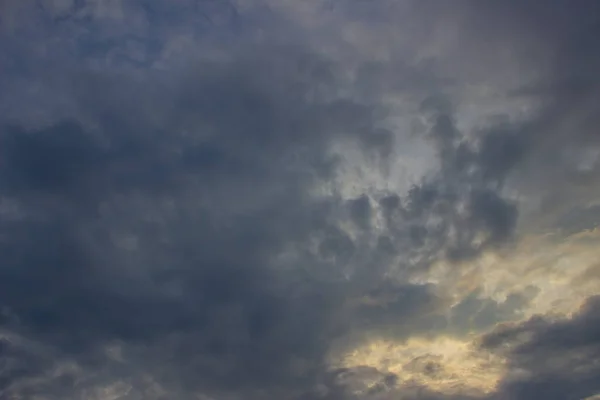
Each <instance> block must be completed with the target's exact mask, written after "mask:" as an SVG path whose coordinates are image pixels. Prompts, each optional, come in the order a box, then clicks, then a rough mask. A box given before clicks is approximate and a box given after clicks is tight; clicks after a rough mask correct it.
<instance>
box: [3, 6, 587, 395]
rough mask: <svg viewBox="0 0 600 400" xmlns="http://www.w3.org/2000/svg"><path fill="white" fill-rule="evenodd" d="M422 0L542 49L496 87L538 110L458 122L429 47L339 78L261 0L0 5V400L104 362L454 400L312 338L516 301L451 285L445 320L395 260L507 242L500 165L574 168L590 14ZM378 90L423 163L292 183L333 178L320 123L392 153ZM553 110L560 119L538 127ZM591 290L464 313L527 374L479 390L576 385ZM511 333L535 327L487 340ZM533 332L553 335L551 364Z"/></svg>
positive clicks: (180, 384) (582, 133)
mask: <svg viewBox="0 0 600 400" xmlns="http://www.w3.org/2000/svg"><path fill="white" fill-rule="evenodd" d="M109 3H110V4H109ZM421 3H422V4H421V5H418V6H416V7H415V9H414V10H413V11H414V12H416V13H417V14H416V15H418V16H419V18H420V19H419V21H421V22H422V24H423V25H427V24H432V23H433V21H435V20H436V18H442V19H444V18H449V19H451V18H456V17H457V16H458V17H459V19H460V20H461V21H463V22H464V25H463V27H464V32H465V33H468V34H470V35H471V36H470V37H469V40H468V41H467V43H469V44H471V45H472V46H471V47H469V46H467V47H466V48H467V50H466V53H461V55H462V54H467V55H469V54H468V53H469V51H471V50H473V49H475V50H477V49H479V47H477V44H478V43H479V44H480V42H478V41H488V42H489V43H492V44H493V45H494V46H496V45H497V46H501V45H502V46H510V47H511V48H514V50H515V53H514V55H513V56H514V57H522V56H523V52H524V51H525V50H527V49H529V47H527V46H534V47H535V48H536V49H540V52H541V54H543V55H545V56H547V57H546V58H544V62H548V67H547V68H541V67H540V65H541V63H537V62H536V61H535V60H533V61H531V60H528V61H527V63H526V64H527V67H528V68H538V67H539V68H540V71H539V74H538V75H539V80H536V81H535V82H534V83H533V84H532V85H531V87H529V86H527V87H524V88H519V89H520V91H518V92H517V93H516V94H517V95H518V96H528V97H532V98H535V99H536V100H539V101H541V102H542V107H540V111H539V113H535V114H534V115H533V117H531V116H528V117H531V118H520V119H511V118H507V119H506V120H505V121H504V122H500V123H497V121H496V120H490V121H489V123H488V124H487V125H485V126H481V127H479V128H477V129H474V130H473V132H471V131H468V130H465V129H464V128H463V127H461V126H459V124H458V122H457V119H458V118H459V108H460V100H457V99H456V98H454V97H453V92H452V91H453V90H456V88H457V87H459V86H460V85H461V82H460V79H462V76H458V77H452V76H451V77H448V75H451V74H444V73H441V72H440V68H442V67H443V60H442V61H440V60H436V59H435V57H433V59H427V60H424V61H423V60H422V61H420V62H418V63H416V64H415V63H414V62H412V60H404V59H402V57H400V56H396V55H395V56H394V57H397V58H398V59H395V58H394V59H393V60H392V61H390V62H389V63H386V62H380V61H369V62H364V63H362V62H361V65H360V66H359V67H358V68H357V71H358V72H357V74H356V77H354V78H353V79H354V81H352V82H350V84H349V81H348V75H350V74H349V68H350V67H349V66H348V65H346V64H345V63H344V62H342V61H340V60H337V59H335V57H333V56H331V57H329V56H328V55H326V54H322V51H321V49H319V48H317V47H318V46H316V45H315V43H312V42H310V40H308V39H306V38H304V37H302V35H300V34H299V31H300V30H301V29H302V24H300V23H298V24H297V25H296V24H294V23H293V21H291V20H290V19H289V18H286V17H284V16H283V14H281V15H279V17H278V14H277V11H276V10H275V11H274V10H273V7H268V3H264V4H262V6H260V7H259V5H258V4H256V5H255V4H253V5H252V7H250V6H248V5H247V4H241V3H240V5H239V7H236V6H234V4H233V3H231V2H215V1H177V2H173V4H171V3H169V4H167V3H166V2H162V1H147V2H145V1H131V2H106V3H105V5H104V7H105V8H102V7H100V6H99V4H100V3H99V2H93V1H73V2H64V3H60V2H54V3H50V2H48V4H43V2H33V1H32V2H26V1H25V2H22V3H21V5H18V6H17V5H15V4H16V2H10V1H9V2H6V5H2V7H5V8H3V9H0V10H4V11H6V12H5V13H4V15H5V17H4V18H3V23H5V24H4V25H3V27H2V37H0V46H3V48H5V49H7V51H6V52H3V54H2V55H0V63H1V65H2V67H3V68H4V69H3V70H4V71H6V74H3V77H0V84H2V86H3V87H6V88H7V90H6V91H5V92H4V93H3V94H2V95H0V123H1V124H2V127H1V130H0V191H1V193H0V307H1V311H2V312H1V314H0V317H1V318H0V358H1V360H2V364H1V367H0V398H16V399H25V398H33V396H34V395H40V396H44V397H41V398H48V399H55V398H56V399H58V398H61V399H64V398H88V397H89V398H94V397H93V396H98V398H102V397H100V396H102V395H101V394H100V391H101V390H102V388H105V389H106V388H108V387H109V386H111V385H112V389H111V390H115V391H121V393H120V394H118V395H115V396H120V397H116V398H120V399H137V398H148V399H153V398H156V399H163V398H172V397H176V398H181V399H186V398H190V399H192V398H197V397H195V396H196V395H197V394H199V393H202V394H204V395H206V396H214V397H215V398H220V396H232V397H231V398H244V399H246V398H248V399H253V398H256V399H262V398H265V397H268V398H290V399H315V398H321V399H353V398H356V399H367V398H368V399H370V398H373V399H384V398H390V396H404V397H403V398H414V399H437V398H446V399H450V398H455V397H452V396H449V397H448V396H446V395H445V394H443V393H437V394H436V393H432V392H431V391H430V390H429V389H427V388H419V387H414V388H409V387H402V386H401V385H399V384H398V379H399V377H398V376H394V375H393V374H387V373H384V372H381V371H378V370H376V369H374V368H371V367H366V366H365V367H358V368H356V369H343V370H331V369H330V366H329V365H327V355H328V352H329V350H330V349H331V347H332V346H333V344H334V342H335V343H337V341H340V342H341V343H342V345H349V346H351V345H352V344H355V343H356V342H360V340H363V339H364V337H368V336H369V335H374V336H379V337H381V336H386V337H393V338H396V339H398V340H403V339H405V338H407V337H409V336H410V335H412V334H415V333H420V332H423V331H428V332H430V331H434V330H435V329H440V330H443V331H447V330H448V329H450V330H453V332H454V333H455V332H459V331H461V329H463V330H468V329H467V328H466V327H465V326H464V325H468V324H469V323H472V324H473V325H474V326H476V327H477V329H488V328H491V327H493V325H494V324H495V322H496V321H497V320H499V319H515V318H516V316H517V314H518V309H519V307H521V306H522V305H523V304H526V303H527V301H528V300H529V299H528V298H526V297H527V296H525V295H522V294H517V293H515V294H514V295H513V296H512V297H510V298H509V299H508V300H507V301H506V302H505V303H503V304H499V303H497V302H494V301H491V300H488V301H484V300H480V299H475V295H476V294H477V292H474V293H473V295H472V296H471V297H466V298H465V299H463V301H462V302H461V303H459V305H458V306H457V307H455V308H454V309H453V310H454V312H455V315H452V316H450V317H449V320H445V319H444V318H443V317H441V316H440V307H443V305H444V303H443V299H441V298H440V297H439V296H438V294H437V293H436V291H435V287H434V286H435V285H433V284H416V283H409V282H408V278H411V277H413V276H414V275H415V274H419V273H422V272H424V271H427V269H428V268H429V267H430V266H431V265H432V264H433V263H434V262H436V261H439V260H445V261H449V262H450V263H452V264H453V265H455V266H456V268H460V267H459V265H460V263H461V262H464V261H469V260H473V259H475V258H477V257H478V256H479V255H480V254H481V253H482V252H485V251H489V250H496V249H499V248H503V247H505V246H507V245H509V244H510V243H511V242H512V241H513V240H515V236H514V233H515V229H516V227H517V218H518V216H519V212H518V208H517V203H516V202H515V201H513V200H511V199H510V198H509V196H507V195H506V194H505V190H506V188H507V187H509V186H511V185H512V186H511V187H515V186H516V187H519V184H521V185H524V184H525V185H526V184H528V183H530V182H532V180H533V179H534V178H537V177H541V178H543V179H541V181H542V182H543V183H542V184H540V185H537V184H536V185H532V186H535V187H536V189H539V188H542V189H544V188H546V187H547V185H550V183H551V182H557V181H556V180H554V179H551V177H554V178H556V179H558V181H559V182H560V183H559V187H560V188H563V187H565V186H561V185H567V183H569V184H570V183H571V182H570V177H572V176H573V175H572V174H571V175H570V174H569V172H574V173H575V174H576V175H577V176H578V177H580V178H581V177H583V178H585V179H583V178H582V179H583V181H585V184H586V185H589V184H590V182H592V183H593V182H594V179H595V178H594V172H595V168H596V166H597V165H596V164H594V163H593V162H592V167H591V168H587V167H586V168H587V169H585V171H583V170H582V171H580V169H581V168H580V165H579V164H580V163H578V162H577V161H574V162H573V161H570V159H568V160H567V158H568V154H566V153H565V154H563V153H562V152H561V151H562V149H563V148H565V147H568V146H572V147H573V146H575V147H577V146H584V145H588V146H592V147H593V146H595V145H596V144H597V143H596V141H597V140H596V136H595V133H594V132H595V131H594V129H593V126H594V121H595V114H594V112H595V109H596V107H597V102H596V95H597V86H598V85H597V82H596V77H595V74H594V73H592V71H593V69H592V67H591V66H593V65H596V64H597V61H598V57H597V55H596V53H595V52H594V51H593V43H594V40H592V39H593V38H595V37H596V33H595V30H596V28H597V25H595V24H596V20H595V19H594V18H595V17H594V15H597V13H595V10H596V6H595V5H594V4H595V3H592V2H586V1H583V0H582V1H581V2H578V3H577V5H576V6H567V5H566V2H561V1H548V2H547V3H544V4H545V5H544V6H542V5H541V4H542V3H541V2H533V1H525V2H518V3H517V2H512V1H508V2H502V3H497V4H496V3H492V2H469V1H459V2H452V3H448V4H441V3H439V2H421ZM60 4H63V6H60ZM381 4H383V2H382V3H381ZM570 4H571V3H570ZM380 7H381V8H380ZM448 7H450V8H451V9H452V10H447V8H448ZM365 8H366V9H370V10H371V11H372V13H369V14H368V17H364V18H365V19H366V20H367V21H371V22H373V21H379V22H381V23H383V22H385V21H386V20H387V18H390V16H389V15H388V14H386V12H385V7H383V6H381V5H377V6H375V5H373V6H370V5H368V4H367V3H365V4H362V3H361V4H358V3H357V4H350V3H348V4H347V5H345V7H343V15H344V16H345V17H348V18H350V17H352V16H353V17H352V18H357V17H356V15H355V14H353V13H354V12H356V11H357V10H359V9H365ZM7 10H8V11H7ZM240 10H243V12H242V11H240ZM9 11H10V12H9ZM445 11H448V16H444V17H440V16H441V15H445V14H444V13H445ZM450 11H452V12H450ZM332 13H333V11H332ZM360 15H363V13H362V11H361V13H360ZM580 17H583V19H581V18H580ZM24 21H29V22H28V23H27V24H25V23H24ZM482 21H483V23H482ZM9 22H10V23H9ZM431 26H433V25H431ZM556 27H561V29H557V28H556ZM258 28H260V30H262V34H261V33H259V32H258V30H259V29H258ZM373 29H375V27H373ZM257 38H258V39H257ZM521 38H527V40H524V41H520V39H521ZM190 43H191V44H190ZM313 46H314V48H313ZM416 46H417V47H418V45H416ZM523 49H525V50H523ZM475 53H476V52H475ZM460 61H461V62H466V63H469V64H470V65H474V64H477V57H474V56H473V54H470V55H469V57H465V58H464V59H462V60H460ZM390 93H402V94H403V95H406V96H408V97H410V98H411V100H414V101H416V102H417V103H418V104H417V107H416V108H420V109H419V111H418V113H419V115H418V117H419V119H420V120H421V121H422V125H423V127H424V129H423V130H422V131H420V132H417V134H416V135H417V136H418V135H419V134H422V135H423V138H424V139H426V140H428V141H429V143H430V144H431V145H432V147H433V148H434V149H435V159H434V160H432V163H434V165H432V168H431V169H430V170H428V171H427V174H426V176H425V177H423V178H422V179H419V180H418V182H417V183H416V184H415V185H413V187H412V189H411V190H410V191H409V192H408V193H396V192H395V191H394V190H393V189H390V190H388V191H387V192H384V193H383V192H377V191H368V190H364V193H358V194H357V195H355V196H354V197H348V196H343V195H342V194H340V192H339V191H338V188H335V189H334V190H332V191H331V193H330V194H327V195H322V194H321V195H315V194H314V193H316V192H318V190H317V189H322V187H323V186H326V185H328V184H331V182H333V181H335V179H336V178H337V177H339V174H340V171H341V168H340V166H342V165H343V163H344V160H343V157H339V156H336V155H334V153H333V152H332V151H331V149H332V147H333V145H335V144H339V143H344V144H347V143H349V142H351V143H353V144H355V145H356V146H357V147H358V148H359V149H360V152H362V153H363V155H365V158H366V159H367V160H370V161H372V160H376V161H377V162H374V163H373V164H374V165H369V166H368V168H378V167H382V166H383V167H387V166H388V163H389V162H391V161H392V160H393V158H394V157H395V156H396V153H395V151H396V149H395V145H396V142H395V139H396V136H398V134H399V133H398V132H393V130H392V129H390V127H389V125H386V124H385V116H386V112H387V111H389V103H386V101H387V97H386V96H388V95H389V94H390ZM384 97H386V99H385V101H384ZM580 110H581V112H582V113H583V114H582V115H580V114H577V113H578V112H579V111H580ZM576 114H577V115H576ZM571 118H575V119H576V122H575V123H574V125H569V127H570V129H571V128H572V129H574V130H576V134H574V136H575V137H574V138H572V135H571V134H570V133H568V132H567V133H565V132H566V130H564V129H559V128H557V127H558V126H559V125H560V124H561V123H562V122H564V121H566V120H571ZM565 123H566V122H565ZM546 132H548V133H546ZM404 134H405V132H400V135H404ZM575 147H574V148H575ZM578 149H579V147H577V148H576V149H575V150H576V151H575V156H574V157H575V158H577V157H579V153H578V151H579V150H578ZM556 154H558V155H559V156H560V157H558V159H559V160H560V161H561V162H559V163H558V165H559V166H558V167H552V168H550V167H548V165H549V164H550V161H551V160H556V159H557V158H556V157H555V155H556ZM569 154H570V153H569ZM561 157H562V158H561ZM569 163H571V164H569ZM390 165H392V164H390ZM546 167H548V168H546ZM578 168H579V169H578ZM557 169H560V170H561V171H562V172H563V173H562V174H558V175H556V174H555V172H556V171H557ZM383 170H384V172H383V174H384V175H385V172H386V171H385V168H383ZM387 172H389V171H387ZM553 174H554V175H553ZM584 175H585V176H584ZM580 181H581V180H580ZM515 182H516V183H515ZM361 299H362V300H364V299H367V300H368V301H366V302H365V301H363V302H360V301H358V300H361ZM356 304H358V305H356ZM593 304H594V302H593V301H591V300H590V302H589V303H588V306H587V308H586V309H585V310H583V311H582V312H581V313H580V314H579V316H577V317H574V318H572V319H568V320H557V321H551V320H539V319H538V320H535V319H534V320H531V321H529V322H526V323H524V324H523V325H522V326H521V325H515V327H512V328H498V330H496V331H494V333H492V334H490V335H489V336H487V337H486V339H485V340H484V346H485V347H486V348H489V349H492V350H494V351H501V352H508V353H506V354H508V356H509V357H510V360H511V363H512V364H514V366H515V368H525V369H528V370H529V371H531V373H532V375H531V376H532V378H530V379H529V380H527V381H522V382H516V383H515V382H512V381H510V382H509V381H508V378H507V380H506V382H505V383H503V385H502V387H500V389H499V392H498V396H504V395H506V396H508V397H507V398H527V394H528V393H529V394H531V393H534V391H537V392H535V393H550V394H549V396H554V397H549V398H570V397H569V396H571V395H572V394H577V395H578V396H584V395H588V394H591V393H592V391H593V390H596V389H598V388H597V387H596V386H595V384H594V383H593V382H594V377H597V371H596V368H595V366H594V365H593V363H592V358H593V357H592V355H595V350H594V346H595V344H594V343H593V340H594V339H593V338H594V335H595V334H596V331H595V329H596V328H595V324H596V322H597V321H596V319H595V317H594V316H593V311H592V310H593V309H595V308H594V305H593ZM470 310H471V311H472V312H473V315H471V316H469V318H466V317H465V315H467V314H469V312H470ZM441 314H443V312H441ZM432 315H433V316H435V317H437V318H433V319H431V318H429V317H431V316H432ZM461 318H462V319H461ZM464 319H466V320H468V321H463V320H464ZM454 325H456V327H455V326H454ZM458 325H460V327H459V326H458ZM596 325H597V324H596ZM521 331H523V332H525V331H526V332H528V333H531V335H533V336H532V337H533V338H532V339H530V340H529V341H528V342H527V343H525V344H519V345H517V347H516V348H512V347H511V348H510V350H502V349H500V347H498V343H499V342H507V343H512V342H514V341H515V340H516V339H515V337H517V336H518V335H519V332H521ZM575 332H581V333H580V334H579V336H577V335H575ZM585 332H587V333H585ZM583 349H588V350H593V351H589V352H584V351H583ZM586 351H587V350H586ZM548 354H553V355H555V356H556V357H557V359H559V358H560V357H562V356H564V357H565V358H564V359H563V361H560V363H561V364H560V365H558V366H556V368H554V367H553V368H554V369H552V368H550V367H548V366H547V365H546V364H544V363H543V362H541V361H540V360H542V359H543V358H544V357H545V356H546V355H548ZM582 357H583V358H582ZM569 360H570V361H569ZM576 360H579V361H581V360H583V361H581V362H583V364H585V365H586V366H589V368H587V369H586V368H584V372H581V373H580V372H577V371H579V370H576V369H573V364H569V363H570V362H573V363H575V362H576ZM418 361H419V360H416V361H415V363H414V364H415V365H414V367H415V368H425V369H427V368H433V367H435V365H433V364H431V366H428V365H425V366H423V365H421V364H419V362H418ZM579 361H577V362H579ZM432 366H433V367H432ZM569 369H571V370H569ZM575 370H576V372H573V371H575ZM431 373H435V368H433V370H432V371H431ZM557 377H558V378H557ZM365 381H376V384H374V385H371V386H369V387H366V386H364V385H363V384H364V382H365ZM361 385H362V386H361ZM159 386H160V388H159ZM161 388H162V389H161ZM106 390H109V389H106ZM161 390H164V393H161ZM95 393H97V394H95ZM86 396H88V397H86ZM104 396H107V395H106V394H105V395H104ZM511 396H512V397H511ZM561 396H562V397H561ZM206 398H210V397H206ZM227 398H229V397H227Z"/></svg>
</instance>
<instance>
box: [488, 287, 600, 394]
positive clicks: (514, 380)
mask: <svg viewBox="0 0 600 400" xmlns="http://www.w3.org/2000/svg"><path fill="white" fill-rule="evenodd" d="M599 310H600V308H599V302H598V297H597V296H596V297H591V298H589V299H588V300H587V301H586V303H585V304H584V305H583V306H582V308H581V309H580V310H579V312H578V313H577V314H575V315H574V316H572V317H570V318H551V317H542V316H536V317H533V318H531V319H529V320H527V321H525V322H521V323H516V324H511V325H504V326H500V327H498V328H496V329H495V330H494V331H493V332H491V333H489V334H488V335H486V336H484V337H483V340H482V346H483V347H484V348H486V349H489V350H491V351H494V352H499V353H504V354H506V355H507V356H508V359H509V369H510V370H512V371H515V374H514V375H515V376H514V377H509V378H507V379H506V380H505V381H504V382H503V383H502V384H501V386H500V388H499V393H498V395H497V398H501V399H505V398H506V399H528V398H531V397H532V396H543V397H544V398H548V399H582V398H586V397H590V396H593V395H596V394H598V392H599V391H600V387H599V386H598V373H599V372H600V371H599V369H598V365H597V360H598V356H599V354H598V352H599V350H600V347H599V342H598V337H599V336H598V333H599V330H600V324H599V322H600V319H599V316H598V312H599Z"/></svg>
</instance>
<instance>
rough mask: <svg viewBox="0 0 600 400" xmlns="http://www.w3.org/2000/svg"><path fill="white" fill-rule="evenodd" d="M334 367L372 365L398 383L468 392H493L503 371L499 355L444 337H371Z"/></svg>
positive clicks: (502, 362)
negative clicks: (406, 339)
mask: <svg viewBox="0 0 600 400" xmlns="http://www.w3.org/2000/svg"><path fill="white" fill-rule="evenodd" d="M335 366H336V367H342V368H354V367H360V366H365V367H372V368H376V369H378V370H379V371H381V372H384V373H393V374H396V375H397V376H398V378H399V379H400V383H402V384H407V385H419V386H425V387H428V388H429V389H431V390H434V391H439V392H444V393H448V394H449V393H456V394H469V395H477V394H486V393H489V392H491V391H493V390H494V388H495V387H496V384H497V383H498V381H499V380H500V379H501V378H502V376H504V373H505V362H504V360H503V359H502V358H500V357H498V356H494V355H492V354H489V353H487V352H483V351H481V350H477V349H475V348H474V347H472V346H471V345H470V343H469V342H468V341H460V340H457V339H453V338H448V337H440V338H437V339H432V340H427V339H410V340H408V341H406V342H404V343H396V342H394V341H391V340H383V339H378V340H374V341H371V342H369V343H366V344H364V345H362V346H359V347H357V348H355V349H353V350H351V351H349V352H347V353H345V354H343V355H342V356H341V357H339V359H338V360H337V361H336V362H335Z"/></svg>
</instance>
